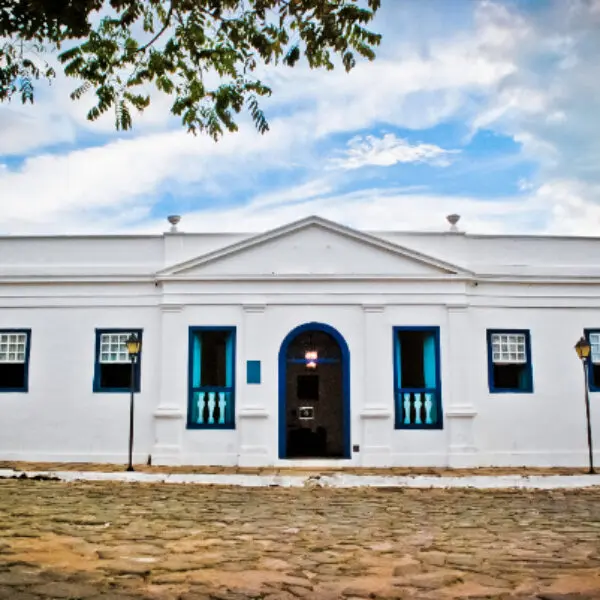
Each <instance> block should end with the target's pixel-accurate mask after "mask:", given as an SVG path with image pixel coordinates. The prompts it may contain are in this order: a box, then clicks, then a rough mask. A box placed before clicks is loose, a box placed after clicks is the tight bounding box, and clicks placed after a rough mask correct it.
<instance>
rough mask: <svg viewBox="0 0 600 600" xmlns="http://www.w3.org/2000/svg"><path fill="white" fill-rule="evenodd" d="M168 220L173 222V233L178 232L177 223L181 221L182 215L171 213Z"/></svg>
mask: <svg viewBox="0 0 600 600" xmlns="http://www.w3.org/2000/svg"><path fill="white" fill-rule="evenodd" d="M167 221H169V223H171V231H170V232H171V233H177V231H178V229H177V224H178V223H179V221H181V216H180V215H169V216H168V217H167Z"/></svg>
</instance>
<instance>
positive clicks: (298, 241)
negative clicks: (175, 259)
mask: <svg viewBox="0 0 600 600" xmlns="http://www.w3.org/2000/svg"><path fill="white" fill-rule="evenodd" d="M461 273H465V271H464V270H463V269H461V268H460V267H457V266H456V265H452V264H449V263H446V262H444V261H440V260H438V259H435V258H433V257H430V256H426V255H424V254H422V253H420V252H416V251H414V250H411V249H409V248H405V247H403V246H399V245H397V244H394V243H392V242H389V241H386V240H383V239H380V238H378V237H376V236H373V235H370V234H366V233H363V232H360V231H357V230H355V229H351V228H349V227H344V226H343V225H339V224H337V223H333V222H331V221H327V220H325V219H322V218H320V217H309V218H307V219H303V220H301V221H296V222H294V223H291V224H289V225H286V226H284V227H280V228H278V229H274V230H271V231H269V232H267V233H263V234H259V235H256V236H252V237H250V238H247V239H245V240H243V241H241V242H238V243H235V244H232V245H230V246H226V247H225V248H221V249H219V250H216V251H213V252H210V253H208V254H205V255H203V256H199V257H197V258H194V259H192V260H188V261H185V262H183V263H179V264H177V265H173V266H172V267H169V268H167V269H164V270H163V271H161V272H160V273H158V274H157V275H158V277H159V278H168V279H171V278H173V279H189V278H194V277H216V276H229V277H235V276H277V275H279V276H301V275H304V276H327V275H332V276H334V275H335V276H344V275H346V276H406V277H428V276H429V277H433V276H441V275H457V274H461Z"/></svg>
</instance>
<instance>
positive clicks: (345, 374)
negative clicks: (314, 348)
mask: <svg viewBox="0 0 600 600" xmlns="http://www.w3.org/2000/svg"><path fill="white" fill-rule="evenodd" d="M305 331H322V332H323V333H327V334H329V335H330V336H331V337H332V338H333V339H334V340H335V341H336V342H337V344H338V346H339V347H340V350H341V353H342V419H343V423H342V432H343V437H344V456H343V458H350V350H349V349H348V344H347V343H346V340H345V339H344V336H343V335H342V334H341V333H340V332H339V331H338V330H337V329H335V328H334V327H331V325H326V324H325V323H316V322H312V323H304V324H303V325H298V327H296V328H294V329H292V331H290V332H289V333H288V334H287V335H286V336H285V338H284V340H283V342H282V343H281V348H280V349H279V458H286V443H287V423H286V416H287V410H286V405H287V385H286V380H287V351H288V346H289V345H290V344H291V343H292V342H293V341H294V339H295V338H296V337H298V336H299V335H300V334H301V333H304V332H305Z"/></svg>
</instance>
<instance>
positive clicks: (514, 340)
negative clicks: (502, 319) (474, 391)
mask: <svg viewBox="0 0 600 600" xmlns="http://www.w3.org/2000/svg"><path fill="white" fill-rule="evenodd" d="M487 337H488V361H489V365H490V366H489V373H488V378H489V387H490V392H492V393H496V392H514V393H531V392H532V391H533V379H532V367H531V352H530V347H529V345H530V341H529V331H490V330H488V336H487Z"/></svg>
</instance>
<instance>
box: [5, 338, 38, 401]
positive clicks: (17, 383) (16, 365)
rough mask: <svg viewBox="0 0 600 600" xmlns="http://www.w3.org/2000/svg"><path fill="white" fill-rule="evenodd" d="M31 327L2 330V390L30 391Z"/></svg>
mask: <svg viewBox="0 0 600 600" xmlns="http://www.w3.org/2000/svg"><path fill="white" fill-rule="evenodd" d="M30 346H31V329H1V330H0V392H28V391H29V348H30Z"/></svg>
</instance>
